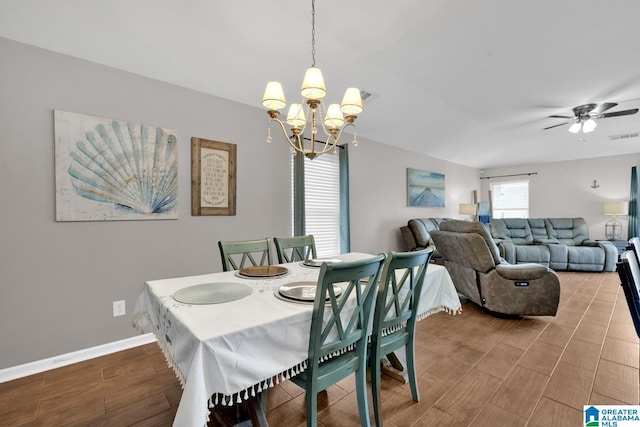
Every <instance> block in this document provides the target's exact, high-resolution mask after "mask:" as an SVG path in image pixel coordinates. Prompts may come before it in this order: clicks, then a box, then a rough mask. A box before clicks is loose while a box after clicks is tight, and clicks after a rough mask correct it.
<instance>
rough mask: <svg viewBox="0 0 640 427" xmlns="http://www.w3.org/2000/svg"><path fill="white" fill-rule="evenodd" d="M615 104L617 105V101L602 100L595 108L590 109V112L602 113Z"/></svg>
mask: <svg viewBox="0 0 640 427" xmlns="http://www.w3.org/2000/svg"><path fill="white" fill-rule="evenodd" d="M616 105H618V103H617V102H603V103H602V104H598V105H597V106H596V108H594V109H593V110H591V114H602V113H604V112H605V111H607V110H609V109H610V108H613V107H615V106H616Z"/></svg>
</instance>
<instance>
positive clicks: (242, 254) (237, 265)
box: [218, 239, 271, 271]
mask: <svg viewBox="0 0 640 427" xmlns="http://www.w3.org/2000/svg"><path fill="white" fill-rule="evenodd" d="M218 247H219V248H220V257H221V258H222V270H223V271H231V270H240V269H242V268H244V267H245V266H246V265H247V263H249V264H250V266H258V265H271V249H270V247H271V245H270V243H269V239H259V240H240V241H227V242H223V241H218ZM258 260H259V261H258Z"/></svg>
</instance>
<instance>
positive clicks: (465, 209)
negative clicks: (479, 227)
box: [458, 203, 476, 220]
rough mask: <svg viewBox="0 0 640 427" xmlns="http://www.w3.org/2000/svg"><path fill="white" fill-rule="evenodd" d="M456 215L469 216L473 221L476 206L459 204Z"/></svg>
mask: <svg viewBox="0 0 640 427" xmlns="http://www.w3.org/2000/svg"><path fill="white" fill-rule="evenodd" d="M458 213H459V214H460V215H470V216H472V217H473V219H474V220H475V216H476V205H475V204H474V203H460V206H459V208H458Z"/></svg>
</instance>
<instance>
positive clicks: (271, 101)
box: [262, 82, 287, 110]
mask: <svg viewBox="0 0 640 427" xmlns="http://www.w3.org/2000/svg"><path fill="white" fill-rule="evenodd" d="M262 105H263V106H264V107H265V108H267V109H269V110H281V109H283V108H284V107H286V106H287V100H286V99H285V98H284V90H282V85H281V84H280V83H278V82H269V83H267V88H266V89H265V91H264V96H263V97H262Z"/></svg>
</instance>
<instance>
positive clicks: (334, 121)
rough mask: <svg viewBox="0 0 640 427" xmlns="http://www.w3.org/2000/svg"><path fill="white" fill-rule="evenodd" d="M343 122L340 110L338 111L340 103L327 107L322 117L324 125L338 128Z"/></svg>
mask: <svg viewBox="0 0 640 427" xmlns="http://www.w3.org/2000/svg"><path fill="white" fill-rule="evenodd" d="M343 124H344V118H343V117H342V112H341V111H340V105H338V104H331V105H329V108H327V115H326V116H325V119H324V125H325V126H327V127H328V128H330V129H331V128H339V127H340V126H342V125H343Z"/></svg>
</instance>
